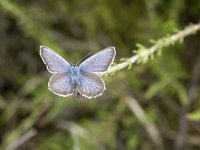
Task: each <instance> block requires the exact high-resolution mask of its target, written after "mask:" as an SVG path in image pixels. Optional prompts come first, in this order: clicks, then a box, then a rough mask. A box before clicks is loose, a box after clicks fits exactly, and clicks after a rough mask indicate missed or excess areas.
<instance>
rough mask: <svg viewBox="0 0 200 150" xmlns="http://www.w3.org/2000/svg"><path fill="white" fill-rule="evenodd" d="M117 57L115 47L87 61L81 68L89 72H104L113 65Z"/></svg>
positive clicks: (104, 50)
mask: <svg viewBox="0 0 200 150" xmlns="http://www.w3.org/2000/svg"><path fill="white" fill-rule="evenodd" d="M115 55H116V51H115V48H114V47H113V46H111V47H107V48H105V49H103V50H101V51H100V52H98V53H96V54H95V55H93V56H91V57H89V58H88V59H86V60H85V61H84V62H82V63H81V64H80V66H79V67H80V69H81V70H84V71H87V72H104V71H106V70H107V69H108V67H109V66H110V65H111V64H112V62H113V60H114V58H115Z"/></svg>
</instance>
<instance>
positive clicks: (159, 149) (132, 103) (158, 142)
mask: <svg viewBox="0 0 200 150" xmlns="http://www.w3.org/2000/svg"><path fill="white" fill-rule="evenodd" d="M125 102H126V103H127V105H128V107H129V108H130V109H131V111H132V112H133V114H134V115H135V116H136V118H137V119H138V121H139V122H140V123H141V124H142V125H143V126H144V128H145V129H146V131H147V133H148V134H149V137H150V138H151V140H152V142H153V143H154V145H155V147H156V150H164V146H163V141H162V138H161V136H160V133H159V131H158V130H157V128H156V127H155V125H154V124H153V123H151V122H150V121H149V120H148V118H147V116H146V114H145V112H144V110H143V109H142V107H141V106H140V104H139V103H138V102H137V100H136V99H135V98H134V97H130V96H129V97H126V98H125Z"/></svg>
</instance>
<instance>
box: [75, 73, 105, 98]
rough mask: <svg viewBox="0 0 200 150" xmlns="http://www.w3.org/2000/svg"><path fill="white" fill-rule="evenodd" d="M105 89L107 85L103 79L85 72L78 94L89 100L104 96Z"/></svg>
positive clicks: (81, 78) (80, 80)
mask: <svg viewBox="0 0 200 150" xmlns="http://www.w3.org/2000/svg"><path fill="white" fill-rule="evenodd" d="M105 89H106V88H105V83H104V81H103V80H102V78H101V77H99V76H98V75H97V74H95V73H90V72H85V73H84V74H83V75H81V77H80V79H79V84H78V85H77V90H78V92H79V93H80V94H81V95H82V96H84V97H86V98H89V99H91V98H95V97H97V96H100V95H102V93H103V91H104V90H105Z"/></svg>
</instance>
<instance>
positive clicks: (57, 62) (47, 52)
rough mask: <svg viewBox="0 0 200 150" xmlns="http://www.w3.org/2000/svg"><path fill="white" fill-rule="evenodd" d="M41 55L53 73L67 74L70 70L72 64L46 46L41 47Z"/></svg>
mask: <svg viewBox="0 0 200 150" xmlns="http://www.w3.org/2000/svg"><path fill="white" fill-rule="evenodd" d="M40 55H41V58H42V60H43V61H44V63H45V64H46V66H47V69H48V71H49V72H51V73H60V72H66V71H68V70H69V68H70V64H69V63H68V62H67V61H66V60H65V59H63V58H62V57H61V56H60V55H58V54H57V53H56V52H54V51H53V50H51V49H50V48H48V47H46V46H41V47H40Z"/></svg>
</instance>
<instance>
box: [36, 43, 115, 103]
mask: <svg viewBox="0 0 200 150" xmlns="http://www.w3.org/2000/svg"><path fill="white" fill-rule="evenodd" d="M115 55H116V50H115V47H113V46H111V47H107V48H105V49H103V50H101V51H99V52H98V53H96V54H94V55H92V56H91V57H89V58H88V59H86V60H85V61H83V62H82V63H81V64H80V65H74V64H73V65H70V63H69V62H67V61H66V60H65V59H64V58H62V57H61V56H60V55H58V54H57V53H56V52H54V51H53V50H52V49H50V48H48V47H46V46H40V56H41V58H42V60H43V62H44V64H45V65H46V67H47V70H48V71H49V72H50V73H52V74H53V75H52V76H51V78H50V80H49V82H48V88H49V90H50V91H51V92H53V93H54V94H56V95H58V96H63V97H66V96H73V97H77V98H80V99H91V98H95V97H98V96H101V95H102V94H103V92H104V91H105V90H106V87H105V83H104V81H103V79H102V78H101V77H100V76H99V74H98V73H101V72H105V71H106V70H107V69H108V68H109V67H110V65H111V64H112V62H113V61H114V58H115Z"/></svg>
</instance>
